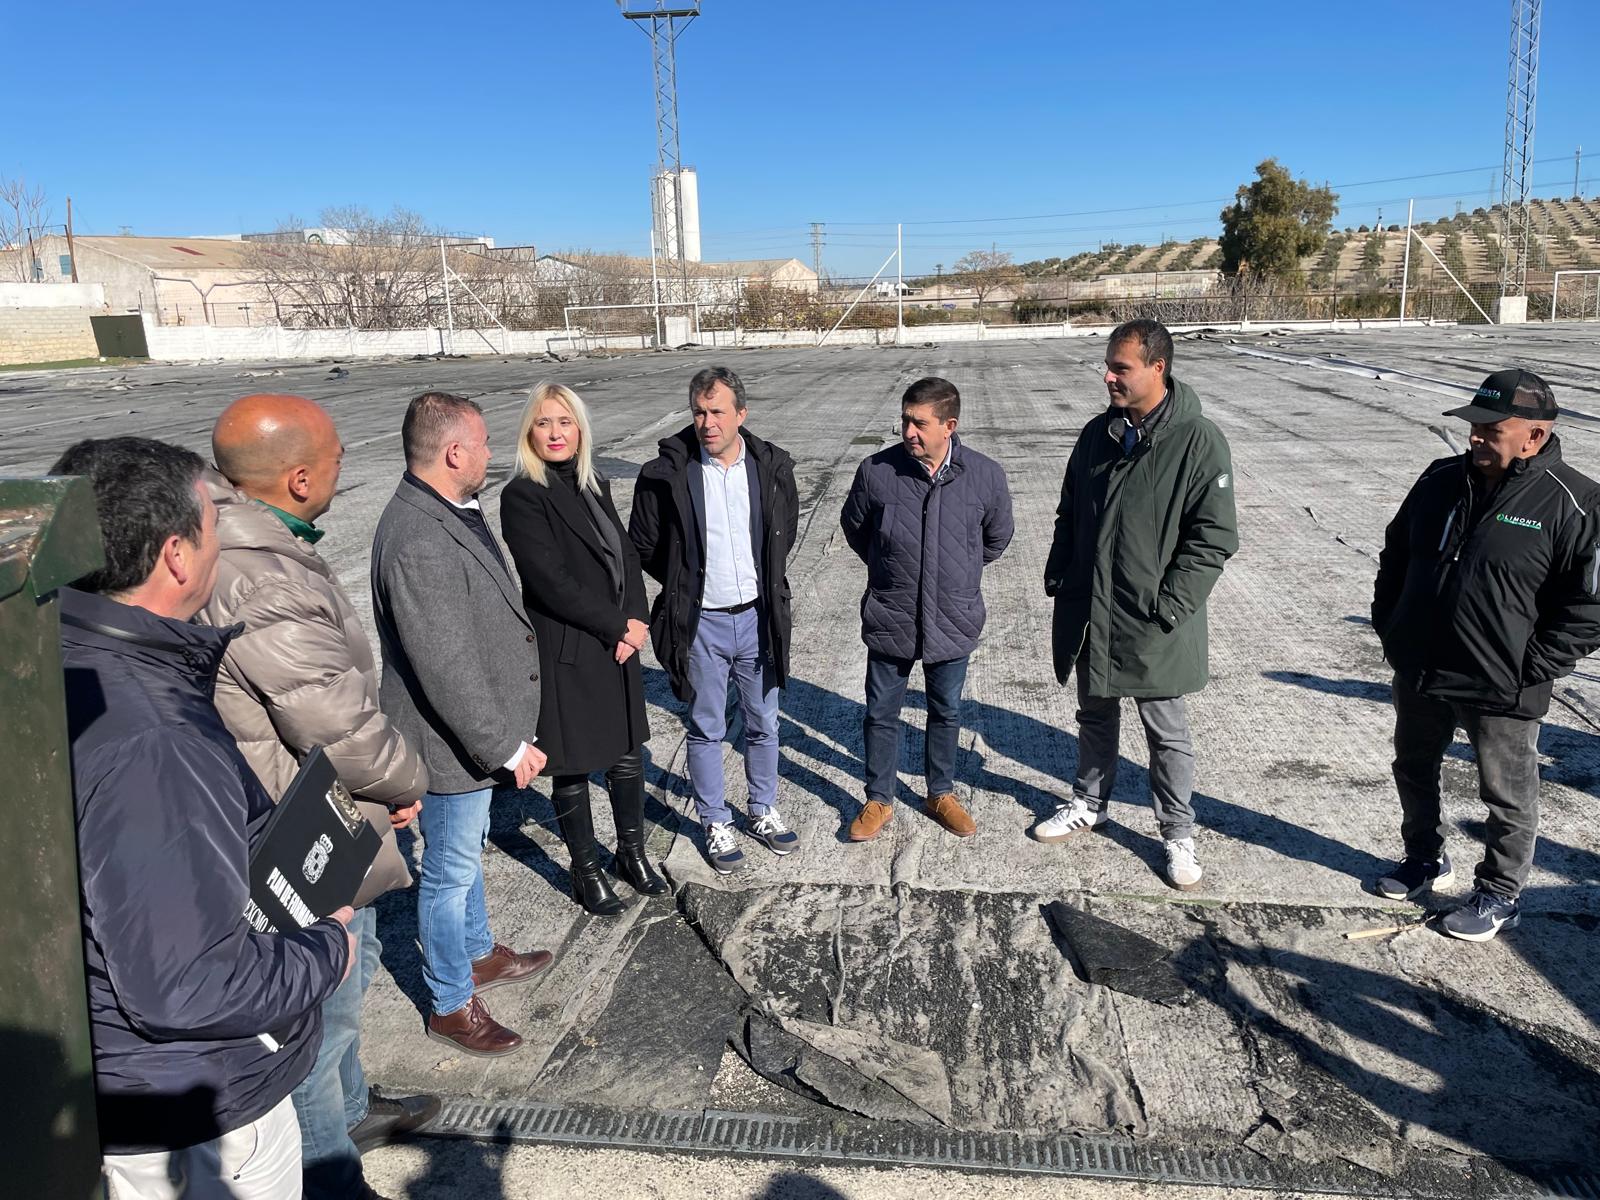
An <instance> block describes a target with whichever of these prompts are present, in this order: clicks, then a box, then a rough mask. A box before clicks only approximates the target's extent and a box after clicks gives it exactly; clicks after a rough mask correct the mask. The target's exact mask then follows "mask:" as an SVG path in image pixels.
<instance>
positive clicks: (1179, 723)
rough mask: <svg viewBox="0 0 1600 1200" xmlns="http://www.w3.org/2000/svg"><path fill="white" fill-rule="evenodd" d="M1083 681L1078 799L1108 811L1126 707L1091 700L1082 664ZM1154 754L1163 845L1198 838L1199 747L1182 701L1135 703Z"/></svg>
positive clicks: (1153, 783) (1153, 787)
mask: <svg viewBox="0 0 1600 1200" xmlns="http://www.w3.org/2000/svg"><path fill="white" fill-rule="evenodd" d="M1073 673H1074V674H1075V675H1077V677H1078V776H1077V778H1076V779H1075V780H1073V783H1072V790H1073V792H1074V794H1076V795H1078V796H1080V797H1081V798H1082V799H1083V800H1084V801H1086V802H1087V803H1088V805H1089V807H1090V808H1104V807H1105V806H1106V802H1107V801H1109V800H1110V799H1111V792H1112V789H1113V788H1115V787H1116V785H1117V762H1118V760H1119V745H1118V743H1119V742H1120V740H1121V735H1122V701H1121V700H1120V699H1119V698H1117V697H1110V698H1107V697H1104V696H1091V695H1089V685H1088V683H1087V682H1086V675H1085V672H1084V669H1083V662H1082V660H1081V659H1080V660H1079V662H1078V665H1077V667H1076V669H1075V670H1074V672H1073ZM1134 703H1135V704H1136V705H1137V706H1138V708H1139V720H1140V721H1141V722H1143V724H1144V736H1145V742H1146V744H1147V745H1148V746H1149V748H1150V798H1151V800H1152V802H1153V803H1154V805H1155V810H1156V824H1157V825H1158V826H1159V827H1160V829H1161V837H1162V839H1163V840H1164V841H1168V842H1176V841H1178V840H1180V839H1182V838H1186V837H1193V836H1194V803H1193V793H1194V741H1193V740H1192V739H1191V738H1190V736H1189V706H1188V705H1187V704H1185V703H1184V699H1183V697H1182V696H1173V697H1170V698H1168V699H1161V700H1145V699H1136V700H1134Z"/></svg>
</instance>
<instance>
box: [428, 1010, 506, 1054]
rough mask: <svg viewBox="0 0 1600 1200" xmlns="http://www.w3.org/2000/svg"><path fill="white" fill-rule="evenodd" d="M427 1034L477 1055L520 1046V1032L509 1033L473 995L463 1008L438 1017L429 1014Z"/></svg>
mask: <svg viewBox="0 0 1600 1200" xmlns="http://www.w3.org/2000/svg"><path fill="white" fill-rule="evenodd" d="M428 1036H429V1037H431V1038H432V1039H433V1040H434V1041H436V1042H448V1043H449V1044H450V1045H452V1046H454V1047H455V1048H456V1049H458V1050H460V1051H462V1052H463V1053H465V1054H471V1055H475V1056H476V1057H478V1058H499V1057H500V1056H501V1055H505V1054H510V1053H512V1052H513V1051H516V1050H520V1049H521V1048H522V1035H521V1034H520V1033H512V1032H511V1030H509V1029H507V1028H506V1027H505V1026H504V1025H502V1024H500V1022H499V1021H496V1020H495V1019H494V1018H493V1017H491V1016H490V1015H489V1010H488V1008H486V1007H485V1006H484V1003H483V1001H482V1000H479V999H478V998H477V997H476V996H474V997H473V998H472V999H471V1000H468V1001H467V1006H466V1007H465V1008H459V1009H457V1010H456V1011H455V1012H453V1013H449V1014H447V1015H445V1016H442V1017H438V1016H434V1017H429V1018H428Z"/></svg>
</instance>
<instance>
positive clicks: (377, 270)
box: [245, 207, 444, 329]
mask: <svg viewBox="0 0 1600 1200" xmlns="http://www.w3.org/2000/svg"><path fill="white" fill-rule="evenodd" d="M321 220H322V225H323V227H324V229H326V230H327V231H328V232H327V234H325V235H316V236H317V237H318V238H319V240H317V241H311V240H308V238H307V236H306V235H305V234H304V232H303V229H304V226H303V223H302V222H300V221H299V220H296V219H290V220H288V221H285V222H283V223H282V224H281V225H279V227H278V236H277V237H274V238H271V239H266V240H260V241H251V242H248V243H247V246H248V249H247V250H246V252H245V262H246V265H247V266H248V267H249V268H250V269H251V271H252V272H254V273H255V274H256V275H257V276H258V277H259V279H260V280H261V283H260V288H261V291H262V293H263V295H264V296H265V298H266V299H267V300H268V301H269V302H270V303H271V304H272V305H273V308H274V310H275V311H276V312H277V314H278V319H279V320H280V321H281V322H282V323H283V324H285V325H289V326H296V327H322V326H352V327H354V328H356V329H406V328H415V327H418V326H423V325H429V324H433V323H434V319H433V309H434V307H435V305H442V303H443V298H444V289H443V282H442V280H441V279H440V270H439V242H438V239H439V236H440V235H439V233H438V232H437V231H436V230H434V229H433V228H431V227H430V226H428V225H427V224H426V223H425V222H424V221H423V219H422V218H421V217H419V216H418V215H417V214H416V213H413V212H407V211H406V210H405V209H400V208H397V209H395V210H394V211H392V212H391V213H390V214H389V215H388V216H386V217H375V216H373V215H372V214H371V213H369V212H368V211H367V210H366V209H364V208H360V207H343V208H329V209H324V210H323V212H322V216H321Z"/></svg>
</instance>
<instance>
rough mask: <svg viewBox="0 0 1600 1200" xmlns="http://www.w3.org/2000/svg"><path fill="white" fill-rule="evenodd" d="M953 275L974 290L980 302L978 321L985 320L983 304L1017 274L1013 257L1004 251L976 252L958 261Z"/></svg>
mask: <svg viewBox="0 0 1600 1200" xmlns="http://www.w3.org/2000/svg"><path fill="white" fill-rule="evenodd" d="M952 274H954V275H956V276H958V277H959V278H960V280H961V282H963V283H964V284H966V285H967V286H968V287H969V288H971V289H972V293H973V295H974V296H975V297H976V298H977V301H978V319H979V320H980V321H981V320H983V302H984V301H985V300H986V299H988V297H989V295H990V294H991V293H992V292H993V291H994V290H995V289H996V288H998V287H999V286H1000V285H1001V284H1002V283H1004V282H1005V281H1006V280H1007V279H1009V278H1010V277H1011V276H1012V275H1014V274H1016V268H1015V267H1013V266H1012V265H1011V255H1010V254H1009V253H1008V252H1006V251H1004V250H974V251H972V252H971V253H970V254H964V255H962V256H961V257H960V258H958V259H957V260H956V265H955V267H954V268H953V269H952Z"/></svg>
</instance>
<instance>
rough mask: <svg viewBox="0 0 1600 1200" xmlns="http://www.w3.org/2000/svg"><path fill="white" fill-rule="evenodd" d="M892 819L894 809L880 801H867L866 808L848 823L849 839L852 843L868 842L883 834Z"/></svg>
mask: <svg viewBox="0 0 1600 1200" xmlns="http://www.w3.org/2000/svg"><path fill="white" fill-rule="evenodd" d="M893 817H894V809H893V808H892V807H891V806H890V805H887V804H885V803H884V802H883V801H882V800H868V801H867V806H866V807H865V808H863V809H862V810H861V811H860V812H858V813H857V814H856V819H855V820H853V821H851V822H850V833H849V837H850V840H851V841H852V842H870V841H871V840H872V839H873V838H875V837H877V836H878V835H879V834H880V833H882V832H883V829H884V826H886V825H887V824H888V823H889V822H890V820H891V819H892V818H893Z"/></svg>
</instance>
